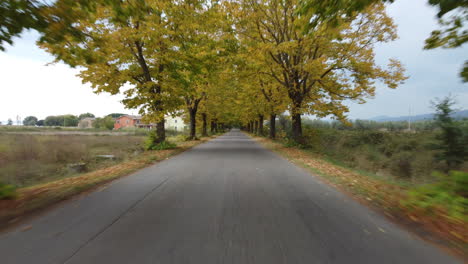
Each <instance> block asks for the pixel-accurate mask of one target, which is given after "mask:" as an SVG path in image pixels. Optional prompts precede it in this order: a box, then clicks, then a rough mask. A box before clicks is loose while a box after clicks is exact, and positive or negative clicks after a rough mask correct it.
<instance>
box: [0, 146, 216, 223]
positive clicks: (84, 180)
mask: <svg viewBox="0 0 468 264" xmlns="http://www.w3.org/2000/svg"><path fill="white" fill-rule="evenodd" d="M209 139H211V138H202V139H201V140H197V141H185V142H180V143H178V145H177V147H176V148H173V149H166V150H158V151H146V152H144V153H142V154H141V155H139V156H137V157H135V158H134V159H132V160H129V161H124V162H122V163H119V164H116V165H113V166H110V167H107V168H103V169H99V170H96V171H93V172H89V173H85V174H81V175H79V176H75V177H68V178H64V179H60V180H56V181H52V182H48V183H44V184H39V185H34V186H30V187H25V188H20V189H18V190H17V193H16V198H15V199H10V200H0V226H1V227H2V229H3V228H7V227H8V226H10V225H11V224H14V223H16V222H18V220H21V218H23V217H24V216H27V215H30V214H32V213H34V212H37V211H39V210H41V209H44V208H46V207H47V206H50V205H53V204H55V203H57V202H60V201H63V200H66V199H69V198H71V197H72V196H74V195H77V194H80V193H83V192H84V191H88V190H92V189H93V188H96V187H99V186H101V185H103V184H105V183H108V182H110V181H112V180H115V179H117V178H120V177H122V176H126V175H128V174H130V173H132V172H135V171H137V170H139V169H141V168H144V167H147V166H149V165H152V164H154V163H156V162H158V161H162V160H165V159H168V158H169V157H171V156H174V155H177V154H179V153H181V152H184V151H186V150H188V149H190V148H192V147H194V146H195V145H198V144H200V143H203V142H206V141H208V140H209Z"/></svg>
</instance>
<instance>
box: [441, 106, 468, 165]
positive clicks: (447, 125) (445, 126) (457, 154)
mask: <svg viewBox="0 0 468 264" xmlns="http://www.w3.org/2000/svg"><path fill="white" fill-rule="evenodd" d="M433 104H434V106H435V109H436V114H435V121H436V124H437V126H438V127H439V128H440V133H439V134H438V135H437V137H436V138H437V140H438V141H439V142H440V143H439V144H438V145H436V149H438V150H439V151H440V153H438V155H437V156H436V158H437V159H439V160H443V161H445V162H446V164H447V170H452V169H457V168H458V167H459V166H460V164H462V163H463V162H464V161H465V160H467V158H468V142H467V140H468V137H467V136H466V135H463V130H462V129H461V126H460V124H458V123H457V122H456V121H455V120H453V118H452V116H451V115H452V114H453V113H454V109H453V106H454V105H455V101H454V100H453V99H452V98H451V97H446V98H444V99H442V100H439V101H437V102H434V103H433Z"/></svg>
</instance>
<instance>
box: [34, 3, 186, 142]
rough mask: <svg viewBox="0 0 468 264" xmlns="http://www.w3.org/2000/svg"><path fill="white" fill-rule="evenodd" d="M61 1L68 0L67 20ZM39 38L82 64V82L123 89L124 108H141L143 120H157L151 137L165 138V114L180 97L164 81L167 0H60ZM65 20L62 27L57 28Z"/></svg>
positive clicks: (48, 48)
mask: <svg viewBox="0 0 468 264" xmlns="http://www.w3.org/2000/svg"><path fill="white" fill-rule="evenodd" d="M60 4H64V5H65V4H67V8H68V10H70V12H73V14H74V21H73V23H71V24H70V23H68V22H69V20H68V19H67V14H63V12H62V11H63V9H64V8H60ZM56 7H57V9H56V10H51V11H50V12H51V13H54V12H55V13H54V15H53V16H51V17H54V20H53V21H49V24H48V27H47V28H46V29H45V30H44V36H43V37H42V38H41V40H40V42H39V44H40V46H41V47H42V48H44V49H45V50H46V51H48V52H49V53H51V54H53V55H54V56H55V57H56V61H63V62H65V63H67V64H69V65H71V66H73V67H75V66H80V67H83V70H82V71H81V73H80V75H79V76H80V77H81V78H82V79H83V82H89V83H91V86H92V88H93V89H94V91H95V92H96V93H101V92H108V93H111V94H117V93H123V94H124V95H125V99H124V100H123V101H122V102H123V103H124V104H125V106H126V107H128V108H137V109H139V112H140V114H142V115H144V116H145V117H144V118H145V120H146V121H150V122H151V121H154V122H157V125H156V130H157V137H155V140H156V141H157V142H155V143H158V142H162V141H164V140H165V129H164V115H165V114H167V113H170V112H173V111H176V110H177V109H178V107H179V105H180V103H181V102H180V99H179V98H177V97H173V96H172V94H173V93H172V92H171V90H170V89H171V87H170V86H165V81H166V80H167V73H166V69H167V65H168V64H169V61H170V57H168V54H169V53H170V52H169V51H170V49H172V48H173V44H172V40H173V34H174V32H172V31H171V30H170V24H171V23H172V22H173V21H172V19H173V17H171V16H170V14H171V8H175V5H174V4H173V3H172V2H171V1H142V0H129V1H125V2H121V1H96V2H95V9H94V10H95V11H94V12H92V13H91V12H89V11H88V10H86V9H85V10H83V9H82V5H80V3H79V2H77V3H75V4H72V3H69V2H67V1H66V0H63V1H60V0H59V1H58V2H57V4H56ZM64 24H65V25H67V26H66V30H65V31H61V29H63V28H64V26H63V25H64Z"/></svg>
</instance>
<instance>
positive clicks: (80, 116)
mask: <svg viewBox="0 0 468 264" xmlns="http://www.w3.org/2000/svg"><path fill="white" fill-rule="evenodd" d="M86 117H91V118H94V117H95V116H94V115H93V114H91V113H84V114H81V115H79V116H78V119H80V120H81V119H83V118H86Z"/></svg>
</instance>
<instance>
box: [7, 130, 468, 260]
mask: <svg viewBox="0 0 468 264" xmlns="http://www.w3.org/2000/svg"><path fill="white" fill-rule="evenodd" d="M25 227H27V228H25ZM0 263H2V264H10V263H14V264H22V263H31V264H41V263H45V264H53V263H79V264H85V263H86V264H88V263H110V264H118V263H125V264H133V263H135V264H137V263H158V264H159V263H161V264H166V263H167V264H170V263H174V264H185V263H187V264H188V263H193V264H211V263H213V264H221V263H223V264H224V263H226V264H227V263H232V264H249V263H252V264H276V263H284V264H295V263H300V264H314V263H357V264H362V263H372V264H374V263H375V264H384V263H396V264H401V263H411V264H417V263H421V264H430V263H437V264H449V263H461V261H459V260H457V259H455V258H453V257H451V256H449V255H448V254H446V253H444V252H443V251H442V250H440V249H438V248H436V247H435V246H433V245H431V244H428V243H426V242H424V241H422V240H420V239H418V238H415V237H414V236H412V235H410V234H409V233H408V232H407V231H405V230H403V229H401V228H400V227H398V226H396V225H395V224H393V223H391V222H389V221H388V220H386V219H385V218H384V217H382V216H381V215H379V214H377V213H375V212H374V211H372V210H370V209H368V208H366V207H364V206H362V205H360V204H359V203H357V202H355V201H354V200H352V199H350V198H349V197H347V196H346V195H344V194H342V193H340V192H339V191H337V190H335V189H334V188H333V187H330V186H328V185H327V184H325V183H322V182H321V181H319V180H318V179H316V178H315V177H314V176H311V175H310V174H309V173H307V172H306V171H304V170H303V169H301V168H298V167H296V166H295V165H293V164H291V163H290V162H288V161H286V160H285V159H283V158H281V157H280V156H278V155H276V154H274V153H273V152H271V151H269V150H267V149H265V148H263V147H262V146H260V145H259V144H257V143H256V142H255V141H253V140H252V139H250V138H249V137H248V136H246V135H245V134H243V133H241V132H239V131H236V130H233V131H231V132H229V133H227V134H225V135H223V136H220V137H218V138H216V139H214V140H211V141H209V142H207V143H204V144H201V145H199V146H197V147H195V148H193V149H191V150H189V151H186V152H184V153H182V154H180V155H178V156H176V157H173V158H171V159H169V160H165V161H163V162H160V163H158V164H156V165H153V166H151V167H148V168H145V169H143V170H141V171H139V172H137V173H134V174H132V175H130V176H128V177H124V178H121V179H119V180H117V181H114V182H113V183H111V184H110V185H108V186H107V188H101V189H99V190H97V191H95V192H92V193H90V194H88V195H85V196H82V197H80V198H79V199H74V200H71V201H69V202H65V203H64V204H62V205H61V206H59V207H58V208H55V209H52V210H49V211H48V212H46V213H44V214H43V215H41V216H39V217H36V218H34V219H32V220H30V221H29V222H25V223H23V224H22V225H20V226H18V227H16V228H15V229H13V230H10V231H7V232H4V233H2V234H0Z"/></svg>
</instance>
